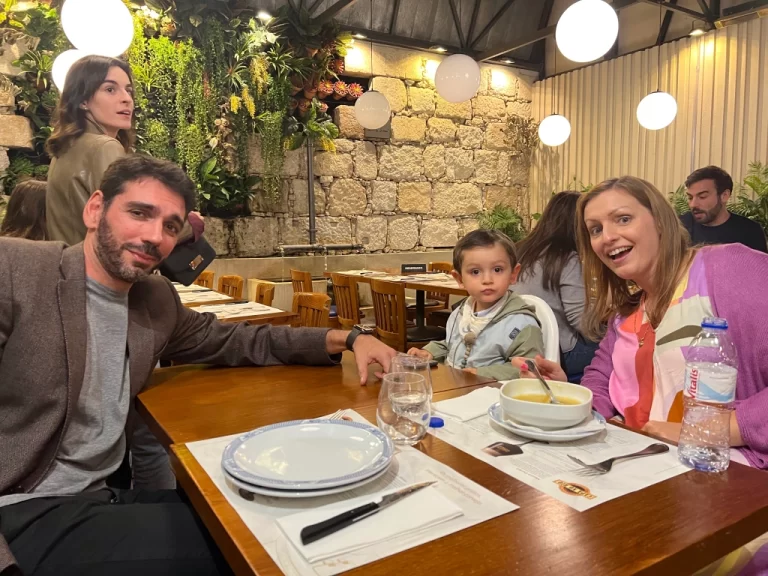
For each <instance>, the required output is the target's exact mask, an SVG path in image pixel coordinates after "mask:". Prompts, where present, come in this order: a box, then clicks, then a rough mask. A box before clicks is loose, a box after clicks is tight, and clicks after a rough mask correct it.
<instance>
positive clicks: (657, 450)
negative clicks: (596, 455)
mask: <svg viewBox="0 0 768 576" xmlns="http://www.w3.org/2000/svg"><path fill="white" fill-rule="evenodd" d="M664 452H669V446H668V445H666V444H651V445H650V446H648V448H645V449H644V450H640V451H639V452H633V453H632V454H626V455H624V456H615V457H613V458H608V460H603V461H602V462H598V463H597V464H585V463H584V462H582V461H581V460H579V459H578V458H576V457H575V456H571V455H570V454H568V458H570V459H571V460H573V461H574V462H576V464H578V465H579V466H583V467H584V468H586V469H587V470H588V471H590V472H593V473H595V474H607V473H608V472H610V471H611V468H613V463H614V462H617V461H619V460H628V459H629V458H641V457H643V456H653V455H654V454H663V453H664Z"/></svg>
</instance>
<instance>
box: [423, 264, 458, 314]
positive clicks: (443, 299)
mask: <svg viewBox="0 0 768 576" xmlns="http://www.w3.org/2000/svg"><path fill="white" fill-rule="evenodd" d="M427 270H429V271H430V272H445V273H446V274H450V273H451V272H452V271H453V264H452V263H450V262H430V263H429V264H428V265H427ZM426 298H427V300H437V301H438V302H440V304H442V307H443V309H444V310H447V309H448V301H449V300H450V298H451V296H450V294H445V293H442V292H427V293H426Z"/></svg>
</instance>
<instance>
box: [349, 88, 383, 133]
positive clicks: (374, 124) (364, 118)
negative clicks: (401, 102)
mask: <svg viewBox="0 0 768 576" xmlns="http://www.w3.org/2000/svg"><path fill="white" fill-rule="evenodd" d="M390 115H391V109H390V107H389V101H388V100H387V98H386V96H384V94H382V93H381V92H376V91H375V90H369V91H368V92H366V93H365V94H363V95H362V96H360V98H358V99H357V102H355V118H357V121H358V122H359V123H360V125H361V126H362V127H363V128H368V129H369V130H377V129H378V128H381V127H382V126H385V125H386V123H387V122H389V117H390Z"/></svg>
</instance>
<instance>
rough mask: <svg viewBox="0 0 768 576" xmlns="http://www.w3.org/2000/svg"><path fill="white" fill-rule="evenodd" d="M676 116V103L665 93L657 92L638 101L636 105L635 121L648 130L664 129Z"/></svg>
mask: <svg viewBox="0 0 768 576" xmlns="http://www.w3.org/2000/svg"><path fill="white" fill-rule="evenodd" d="M675 116H677V101H676V100H675V98H674V97H673V96H672V95H671V94H669V93H667V92H662V91H660V90H657V91H655V92H651V93H650V94H648V96H646V97H645V98H643V99H642V100H640V104H638V105H637V121H638V122H640V125H641V126H642V127H643V128H647V129H648V130H661V129H662V128H666V127H667V126H669V125H670V124H672V121H673V120H674V119H675Z"/></svg>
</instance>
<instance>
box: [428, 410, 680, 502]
mask: <svg viewBox="0 0 768 576" xmlns="http://www.w3.org/2000/svg"><path fill="white" fill-rule="evenodd" d="M444 421H445V426H443V427H442V428H430V429H429V433H430V434H433V435H434V436H436V437H438V438H440V439H441V440H442V441H443V442H447V443H448V444H450V445H451V446H454V447H456V448H458V449H459V450H462V451H464V452H466V453H467V454H469V455H471V456H474V457H475V458H477V459H478V460H482V461H483V462H486V463H488V464H490V465H491V466H493V467H494V468H497V469H499V470H501V471H502V472H504V473H505V474H508V475H509V476H512V477H513V478H515V479H516V480H520V481H521V482H524V483H526V484H528V486H531V487H532V488H536V489H537V490H540V491H541V492H544V493H545V494H548V495H550V496H552V497H553V498H556V499H557V500H560V501H561V502H563V503H565V504H567V505H568V506H570V507H571V508H574V509H576V510H579V511H581V512H583V511H584V510H589V509H590V508H594V507H595V506H599V505H600V504H603V503H604V502H608V501H609V500H613V499H614V498H619V497H621V496H624V495H626V494H630V493H631V492H636V491H638V490H642V489H643V488H647V487H648V486H652V485H653V484H657V483H659V482H663V481H664V480H667V479H669V478H673V477H674V476H678V475H680V474H684V473H686V472H689V471H690V470H689V469H688V468H687V467H685V466H683V465H682V464H681V463H680V462H679V461H678V459H677V447H675V446H672V445H670V446H669V452H667V453H665V454H658V455H654V456H649V457H646V458H637V459H632V460H626V461H622V462H618V463H616V464H614V467H613V469H612V470H611V471H610V472H609V473H607V474H602V475H599V476H595V475H592V474H587V473H585V472H584V470H583V468H582V467H580V466H579V465H578V464H576V463H575V462H573V461H572V460H571V459H570V458H568V455H569V454H571V455H573V456H575V457H576V458H579V459H580V460H582V461H583V462H587V463H589V464H593V463H596V462H601V461H603V460H607V459H608V458H612V457H614V456H620V455H622V454H630V453H632V452H637V451H639V450H642V449H644V448H646V447H648V446H649V445H650V444H653V443H656V442H659V441H658V440H655V439H653V438H649V437H647V436H643V435H642V434H636V433H635V432H631V431H630V430H625V429H624V428H619V427H618V426H614V425H612V424H607V425H606V429H605V430H604V431H603V432H600V433H599V434H596V435H594V436H590V437H589V438H584V439H582V440H574V441H573V442H557V443H555V442H553V443H551V444H546V443H544V442H538V441H533V442H532V441H531V440H527V439H525V438H520V437H519V436H515V435H514V434H512V433H511V432H508V431H507V430H505V429H503V428H501V427H500V426H497V425H495V424H493V423H491V421H490V418H489V417H488V416H487V415H486V416H481V417H479V418H475V419H473V420H468V421H466V422H459V421H458V420H455V419H453V418H448V417H446V418H444ZM520 451H522V453H520Z"/></svg>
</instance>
